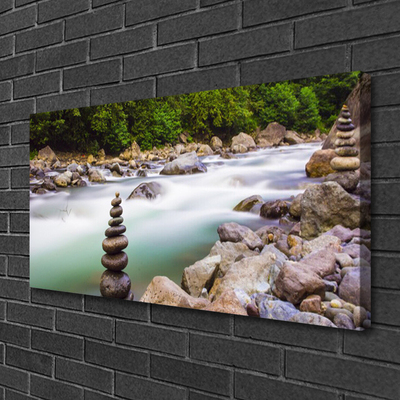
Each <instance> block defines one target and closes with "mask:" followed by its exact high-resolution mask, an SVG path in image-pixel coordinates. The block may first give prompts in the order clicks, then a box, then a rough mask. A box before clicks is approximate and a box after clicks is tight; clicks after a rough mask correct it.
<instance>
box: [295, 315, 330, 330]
mask: <svg viewBox="0 0 400 400" xmlns="http://www.w3.org/2000/svg"><path fill="white" fill-rule="evenodd" d="M289 321H290V322H298V323H300V324H308V325H319V326H329V327H331V328H336V325H334V324H333V323H332V322H331V321H329V319H328V318H325V317H323V316H322V315H318V314H314V313H309V312H299V313H297V314H295V315H293V317H292V318H290V319H289Z"/></svg>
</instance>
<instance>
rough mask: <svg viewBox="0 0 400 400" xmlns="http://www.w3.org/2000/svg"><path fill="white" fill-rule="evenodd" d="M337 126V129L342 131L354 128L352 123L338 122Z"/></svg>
mask: <svg viewBox="0 0 400 400" xmlns="http://www.w3.org/2000/svg"><path fill="white" fill-rule="evenodd" d="M337 128H338V129H339V131H342V132H348V131H353V130H354V129H355V126H354V125H353V124H348V125H345V124H338V125H337Z"/></svg>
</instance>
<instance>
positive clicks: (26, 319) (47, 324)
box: [7, 303, 55, 329]
mask: <svg viewBox="0 0 400 400" xmlns="http://www.w3.org/2000/svg"><path fill="white" fill-rule="evenodd" d="M54 313H55V311H54V310H51V309H48V308H44V307H38V306H32V305H30V304H29V305H28V304H19V303H9V304H8V314H7V315H8V320H9V321H13V322H19V323H21V324H26V325H32V326H39V327H41V328H47V329H52V328H53V327H54Z"/></svg>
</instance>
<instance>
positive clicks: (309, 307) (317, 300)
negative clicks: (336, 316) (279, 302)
mask: <svg viewBox="0 0 400 400" xmlns="http://www.w3.org/2000/svg"><path fill="white" fill-rule="evenodd" d="M300 311H302V312H309V313H315V314H321V313H322V307H321V297H320V296H318V295H316V294H312V295H311V296H307V297H306V298H305V299H304V300H303V301H302V302H301V304H300Z"/></svg>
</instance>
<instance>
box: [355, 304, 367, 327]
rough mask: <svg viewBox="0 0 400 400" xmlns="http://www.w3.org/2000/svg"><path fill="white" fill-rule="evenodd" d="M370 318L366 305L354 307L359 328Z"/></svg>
mask: <svg viewBox="0 0 400 400" xmlns="http://www.w3.org/2000/svg"><path fill="white" fill-rule="evenodd" d="M366 319H368V315H367V310H366V309H365V308H364V307H360V306H357V307H354V311H353V320H354V324H355V326H356V327H357V328H359V327H360V326H363V323H364V321H365V320H366Z"/></svg>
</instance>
